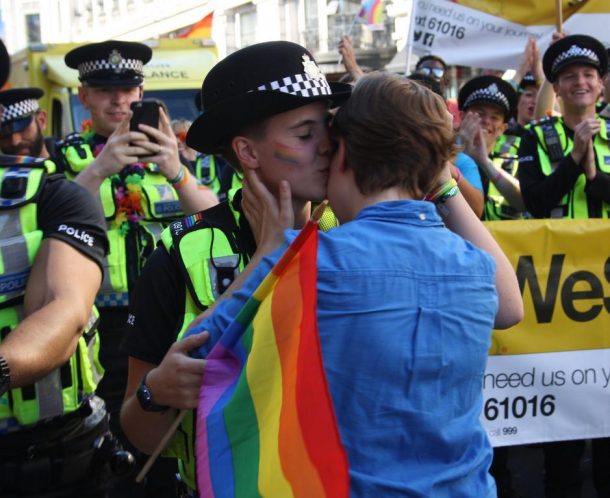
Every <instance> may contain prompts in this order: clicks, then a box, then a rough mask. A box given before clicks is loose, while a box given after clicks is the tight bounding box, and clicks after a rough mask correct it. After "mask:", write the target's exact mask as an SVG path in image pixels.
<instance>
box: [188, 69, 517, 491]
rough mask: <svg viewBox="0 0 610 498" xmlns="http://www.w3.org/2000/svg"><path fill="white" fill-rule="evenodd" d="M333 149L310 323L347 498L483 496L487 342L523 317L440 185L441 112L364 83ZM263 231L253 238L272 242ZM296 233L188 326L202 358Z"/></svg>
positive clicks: (281, 207)
mask: <svg viewBox="0 0 610 498" xmlns="http://www.w3.org/2000/svg"><path fill="white" fill-rule="evenodd" d="M331 137H333V139H334V141H335V147H336V151H335V153H334V155H333V158H332V160H331V166H330V173H329V179H328V186H327V196H328V199H329V201H330V203H331V206H332V208H333V210H334V212H335V214H336V215H337V217H338V219H339V220H340V222H341V225H340V226H339V227H337V228H333V229H331V230H330V231H328V232H326V233H320V234H319V244H318V270H317V271H318V281H317V291H318V301H317V302H318V307H317V319H318V328H319V333H320V342H321V349H322V355H323V362H324V367H325V371H326V376H327V379H328V383H329V388H330V393H331V397H332V401H333V404H334V409H335V412H336V417H337V421H338V426H339V431H340V436H341V440H342V443H343V445H344V446H345V448H346V451H347V455H348V460H349V469H350V488H351V491H350V493H351V496H352V497H370V496H383V497H386V498H388V497H394V496H395V497H399V496H400V497H404V496H417V497H426V498H434V497H451V498H456V497H469V498H470V497H475V496H476V497H495V496H496V487H495V483H494V481H493V478H492V477H491V476H490V475H489V473H488V469H489V465H490V463H491V458H492V450H491V446H490V443H489V441H488V438H487V435H486V433H485V430H484V429H483V426H482V425H481V423H480V421H479V416H480V413H481V407H482V380H483V374H484V371H485V366H486V361H487V351H488V349H489V346H490V338H491V331H492V328H493V327H496V328H507V327H510V326H512V325H514V324H516V323H518V322H519V321H520V320H521V318H522V316H523V303H522V299H521V295H520V292H519V287H518V283H517V280H516V276H515V274H514V271H513V269H512V267H511V265H510V263H509V261H508V259H507V258H506V257H505V255H504V254H503V253H502V251H501V249H500V248H499V246H498V245H497V244H496V242H495V241H494V240H493V238H492V237H491V235H490V234H489V233H488V232H487V231H486V230H485V228H484V227H483V225H482V224H481V222H480V220H479V219H478V218H477V216H476V215H475V214H474V213H473V211H472V210H471V209H470V207H469V206H468V204H467V203H466V201H465V199H464V197H463V196H462V195H461V194H460V191H459V187H457V185H456V182H455V180H454V179H452V178H451V172H450V165H449V159H450V158H451V157H452V155H453V154H454V148H455V145H454V143H453V133H452V127H451V120H450V115H449V113H448V112H447V108H446V106H445V104H444V102H443V100H442V99H441V98H440V97H439V96H437V95H435V94H434V93H432V92H431V91H429V90H428V89H426V88H424V87H423V86H421V85H419V84H417V83H415V82H412V81H409V80H406V79H404V78H400V77H398V76H394V75H390V74H387V73H374V74H369V75H366V76H364V77H362V78H361V79H360V80H359V81H358V82H357V84H356V86H355V88H354V91H353V94H352V97H351V98H350V99H349V100H348V101H347V102H346V103H345V104H343V106H342V107H341V108H340V109H339V110H338V111H337V114H336V116H335V117H334V119H333V122H332V125H331ZM244 173H245V177H246V181H247V182H248V185H249V186H250V188H249V191H250V192H251V193H252V196H253V198H250V199H249V200H248V204H250V205H251V206H255V205H257V203H259V204H260V205H261V206H267V208H266V209H265V212H266V213H268V216H272V215H274V213H275V215H277V216H278V219H281V217H282V216H283V215H286V213H288V212H289V211H290V203H289V202H286V199H285V198H281V197H280V199H281V201H280V202H276V201H275V197H273V196H272V195H271V193H270V192H269V191H267V190H266V189H265V188H264V187H263V183H262V182H261V181H260V179H259V178H258V177H257V175H256V174H255V173H254V172H252V171H248V170H247V169H246V170H245V171H244ZM424 196H426V198H427V199H428V201H426V200H423V199H424ZM429 201H431V202H429ZM255 211H262V209H256V210H255ZM252 218H253V216H252ZM264 221H265V222H266V223H265V226H266V229H265V230H261V231H259V234H260V235H261V237H263V238H266V239H267V240H268V239H270V238H276V237H278V234H279V233H280V232H279V231H278V230H277V225H278V224H277V223H271V222H270V220H269V218H268V217H267V219H266V220H264ZM286 225H287V226H290V224H289V223H286ZM296 234H297V232H296V231H294V230H287V231H286V232H284V237H285V240H284V241H283V242H282V243H281V244H280V246H279V248H278V249H277V250H276V251H274V252H273V253H272V254H270V255H269V256H263V257H261V259H260V260H259V261H257V263H259V264H258V266H256V267H254V265H253V264H251V265H249V268H254V269H253V270H252V271H251V273H250V276H249V278H248V279H247V280H246V281H245V283H244V284H243V286H242V288H241V289H239V290H237V291H235V292H234V293H233V294H232V297H231V298H229V299H226V300H224V301H221V302H220V303H219V304H218V306H217V307H216V308H215V310H214V312H213V313H212V314H211V315H209V316H207V317H206V318H204V319H203V320H202V321H201V322H200V323H199V324H198V325H197V326H196V327H194V328H193V330H192V331H191V332H192V333H193V334H196V333H201V334H209V336H208V340H207V342H206V343H205V344H204V345H203V346H202V347H201V349H200V353H202V354H203V357H205V355H206V354H207V353H208V352H209V351H210V350H211V348H212V347H213V345H214V344H215V343H216V342H217V340H218V338H219V337H220V335H221V334H222V333H223V331H224V330H226V328H227V326H228V325H229V324H230V323H231V322H232V320H233V318H234V317H235V315H236V313H237V312H238V311H239V310H240V309H241V307H242V306H243V304H244V302H245V301H246V300H247V299H248V297H249V296H250V295H251V294H252V292H253V290H254V289H255V288H256V287H257V286H258V284H259V283H260V282H261V281H262V279H263V278H264V277H265V275H266V274H267V273H268V272H269V270H270V269H271V268H272V266H273V264H274V263H275V262H276V261H277V260H278V258H279V257H280V255H281V254H282V253H283V252H284V250H285V249H286V247H287V245H288V244H289V243H290V242H291V241H292V240H293V239H294V237H295V236H296ZM254 262H255V261H254V260H253V263H254ZM465 303H468V305H467V306H465V305H464V304H465ZM201 331H204V332H201ZM193 361H202V362H205V360H193ZM204 375H205V374H204Z"/></svg>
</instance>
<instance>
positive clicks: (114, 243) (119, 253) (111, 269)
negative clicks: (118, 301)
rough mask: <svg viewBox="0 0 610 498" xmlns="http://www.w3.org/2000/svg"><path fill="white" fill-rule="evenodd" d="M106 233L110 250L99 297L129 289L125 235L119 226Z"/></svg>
mask: <svg viewBox="0 0 610 498" xmlns="http://www.w3.org/2000/svg"><path fill="white" fill-rule="evenodd" d="M106 235H107V236H108V243H109V251H108V254H107V255H106V257H105V258H104V277H103V279H102V285H101V286H100V290H99V292H98V297H99V296H103V295H105V294H116V293H125V292H127V291H128V288H127V273H126V265H127V263H126V248H125V236H124V235H123V234H122V233H121V232H120V231H119V229H118V228H112V229H109V230H108V231H107V232H106Z"/></svg>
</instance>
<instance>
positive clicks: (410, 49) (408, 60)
mask: <svg viewBox="0 0 610 498" xmlns="http://www.w3.org/2000/svg"><path fill="white" fill-rule="evenodd" d="M414 23H415V0H411V19H409V32H408V34H407V46H406V48H405V50H406V52H407V56H406V63H405V76H409V70H410V69H409V68H410V67H411V58H412V56H413V25H414Z"/></svg>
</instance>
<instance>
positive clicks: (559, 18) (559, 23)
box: [555, 0, 563, 33]
mask: <svg viewBox="0 0 610 498" xmlns="http://www.w3.org/2000/svg"><path fill="white" fill-rule="evenodd" d="M555 27H556V28H557V32H558V33H561V32H562V31H563V9H562V7H561V0H555Z"/></svg>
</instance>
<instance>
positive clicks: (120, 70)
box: [65, 40, 152, 87]
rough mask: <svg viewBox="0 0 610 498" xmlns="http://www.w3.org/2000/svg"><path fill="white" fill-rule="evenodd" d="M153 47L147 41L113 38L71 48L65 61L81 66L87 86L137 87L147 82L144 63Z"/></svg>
mask: <svg viewBox="0 0 610 498" xmlns="http://www.w3.org/2000/svg"><path fill="white" fill-rule="evenodd" d="M151 57H152V50H151V49H150V47H149V46H147V45H144V44H143V43H137V42H127V41H115V40H109V41H105V42H101V43H90V44H88V45H83V46H81V47H77V48H75V49H73V50H70V52H68V53H67V54H66V57H65V61H66V65H67V66H68V67H71V68H72V69H77V70H78V79H79V80H80V81H81V83H82V84H83V85H84V86H94V87H107V86H117V87H136V86H141V85H142V83H143V82H144V72H143V68H144V64H146V63H147V62H148V61H149V60H150V59H151Z"/></svg>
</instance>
